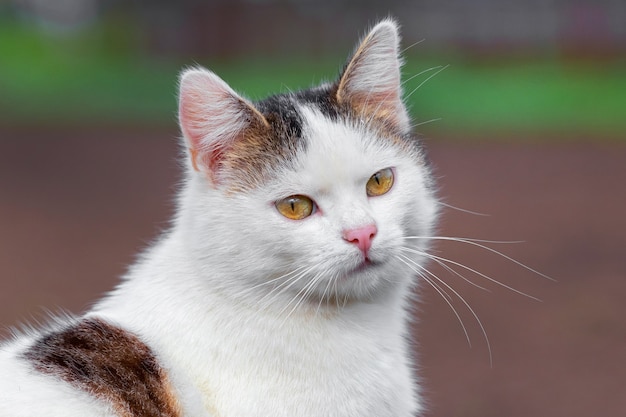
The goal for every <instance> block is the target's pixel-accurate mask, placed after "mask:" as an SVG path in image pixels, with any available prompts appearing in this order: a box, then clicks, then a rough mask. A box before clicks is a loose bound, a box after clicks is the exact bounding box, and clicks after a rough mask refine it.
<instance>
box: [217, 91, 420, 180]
mask: <svg viewBox="0 0 626 417" xmlns="http://www.w3.org/2000/svg"><path fill="white" fill-rule="evenodd" d="M353 104H354V103H351V102H345V103H339V102H338V101H337V84H326V85H322V86H319V87H315V88H311V89H307V90H301V91H297V92H295V93H285V94H277V95H273V96H270V97H268V98H266V99H263V100H260V101H258V102H255V103H254V106H255V108H256V109H257V110H258V111H259V113H261V114H262V115H263V117H264V118H265V121H266V122H267V125H261V124H260V123H252V124H251V125H250V127H249V128H248V129H246V130H245V131H244V132H243V134H242V137H241V138H240V140H238V141H235V142H234V144H233V145H232V147H231V148H230V149H229V151H228V152H227V154H226V155H225V156H224V160H223V162H222V165H223V166H224V167H225V168H227V170H228V171H229V172H230V179H231V181H230V186H229V188H230V190H231V191H243V190H247V189H251V188H256V187H258V186H260V185H261V184H262V183H263V182H265V181H267V180H268V179H269V178H271V177H272V174H273V173H274V172H275V169H276V167H277V166H280V165H289V162H290V161H291V160H293V159H295V157H296V155H297V154H298V153H299V152H302V151H304V150H305V148H306V140H305V138H304V137H303V132H304V123H305V121H304V120H303V117H302V115H301V113H300V111H299V109H298V106H302V105H304V106H310V107H312V108H315V109H317V110H318V111H320V112H321V113H322V115H324V116H325V117H328V118H329V119H330V120H333V121H338V120H341V121H344V122H347V123H349V124H353V125H354V126H361V127H363V126H364V127H366V128H367V129H369V130H371V131H373V132H374V134H375V135H377V136H379V137H381V140H391V141H393V142H394V143H395V144H396V145H397V146H400V147H401V148H402V149H405V150H407V151H409V152H411V153H412V154H415V155H418V156H419V159H420V162H423V161H421V159H423V152H422V149H421V141H420V140H419V139H418V138H417V137H416V136H414V135H413V134H411V132H403V131H402V130H401V129H400V127H399V126H398V125H397V124H396V123H394V121H393V118H390V117H389V116H388V115H387V114H386V113H385V112H383V111H376V112H375V114H366V113H363V111H364V110H365V107H355V106H353ZM369 107H373V108H374V109H377V110H378V108H377V107H376V106H375V104H374V103H370V105H369Z"/></svg>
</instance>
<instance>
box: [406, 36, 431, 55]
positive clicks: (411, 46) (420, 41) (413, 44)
mask: <svg viewBox="0 0 626 417" xmlns="http://www.w3.org/2000/svg"><path fill="white" fill-rule="evenodd" d="M425 40H426V38H424V39H420V40H419V41H417V42H413V43H412V44H410V45H409V46H407V47H406V48H404V49H403V50H401V51H400V55H404V53H405V52H406V51H408V50H409V49H411V48H413V47H414V46H416V45H419V44H420V43H422V42H424V41H425Z"/></svg>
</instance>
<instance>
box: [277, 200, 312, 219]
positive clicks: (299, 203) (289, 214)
mask: <svg viewBox="0 0 626 417" xmlns="http://www.w3.org/2000/svg"><path fill="white" fill-rule="evenodd" d="M275 205H276V210H278V212H279V213H280V214H282V215H283V216H285V217H286V218H288V219H291V220H302V219H304V218H307V217H309V216H310V215H311V214H313V212H314V211H315V203H314V202H313V200H311V199H310V198H309V197H307V196H305V195H292V196H289V197H287V198H283V199H282V200H278V201H277V202H276V203H275Z"/></svg>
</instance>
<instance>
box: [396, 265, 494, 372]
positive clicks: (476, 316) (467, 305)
mask: <svg viewBox="0 0 626 417" xmlns="http://www.w3.org/2000/svg"><path fill="white" fill-rule="evenodd" d="M401 256H404V255H401ZM404 257H405V258H406V259H408V260H409V261H411V262H412V263H413V264H414V265H415V266H416V267H417V268H420V269H421V270H423V271H424V272H425V273H427V274H428V275H430V276H431V277H433V278H434V279H436V280H437V281H439V282H440V283H441V284H442V285H443V286H445V287H446V288H448V289H449V290H450V291H452V293H453V294H454V295H456V296H457V297H458V299H459V300H461V302H462V303H463V304H464V305H465V307H467V309H468V310H469V311H470V313H471V314H472V316H474V319H475V320H476V323H478V326H479V327H480V330H481V332H482V334H483V337H484V338H485V343H486V345H487V350H488V351H489V365H490V366H491V367H493V354H492V351H491V343H490V342H489V337H488V336H487V331H486V330H485V326H483V323H482V321H481V320H480V318H478V314H476V312H475V311H474V309H473V308H472V307H471V306H470V305H469V303H468V302H467V301H466V300H465V298H463V297H462V296H461V294H459V293H458V292H457V291H456V290H455V289H454V288H452V287H451V286H450V285H449V284H447V283H446V282H445V281H444V280H442V279H441V278H439V277H438V276H437V275H435V274H434V273H432V272H431V271H429V270H428V269H426V268H424V267H423V266H421V265H419V264H418V263H416V262H415V261H413V260H412V259H411V258H408V257H406V256H404ZM466 335H467V332H466ZM468 342H469V337H468ZM470 346H471V344H470Z"/></svg>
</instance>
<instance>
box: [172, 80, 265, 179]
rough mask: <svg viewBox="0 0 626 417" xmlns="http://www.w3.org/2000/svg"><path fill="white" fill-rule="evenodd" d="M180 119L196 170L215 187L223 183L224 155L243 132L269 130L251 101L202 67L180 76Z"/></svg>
mask: <svg viewBox="0 0 626 417" xmlns="http://www.w3.org/2000/svg"><path fill="white" fill-rule="evenodd" d="M178 118H179V123H180V128H181V130H182V133H183V136H184V137H185V140H186V144H187V146H188V147H189V156H190V158H191V164H192V167H193V169H194V170H196V171H198V172H201V173H204V174H206V176H207V178H208V179H209V180H210V181H211V182H212V184H213V185H217V184H218V183H219V181H220V169H221V167H222V160H223V158H224V156H225V155H226V153H227V152H228V151H229V149H231V148H232V147H233V144H234V143H235V142H236V141H237V140H239V139H240V138H242V136H243V133H244V131H245V130H246V129H248V128H250V127H260V128H262V127H267V121H266V120H265V118H264V117H263V115H262V114H261V113H259V111H258V110H257V109H256V108H255V107H254V106H253V105H252V104H251V103H250V102H248V101H247V100H245V99H244V98H242V97H241V96H239V95H238V94H237V93H236V92H235V91H233V90H232V89H231V88H230V87H229V86H228V84H226V83H225V82H224V81H223V80H222V79H221V78H220V77H218V76H217V75H215V74H214V73H212V72H210V71H208V70H205V69H203V68H193V69H188V70H186V71H184V72H183V73H182V74H181V77H180V87H179V106H178Z"/></svg>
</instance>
